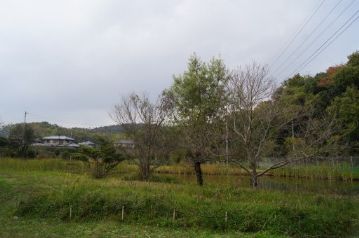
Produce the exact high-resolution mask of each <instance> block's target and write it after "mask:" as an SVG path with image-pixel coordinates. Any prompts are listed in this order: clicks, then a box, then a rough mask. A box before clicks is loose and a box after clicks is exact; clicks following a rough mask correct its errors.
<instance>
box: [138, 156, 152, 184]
mask: <svg viewBox="0 0 359 238" xmlns="http://www.w3.org/2000/svg"><path fill="white" fill-rule="evenodd" d="M140 173H141V174H140V176H141V179H142V180H144V181H148V180H149V178H150V163H149V162H148V161H147V160H144V161H141V162H140Z"/></svg>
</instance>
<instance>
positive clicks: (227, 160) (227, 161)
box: [226, 118, 229, 167]
mask: <svg viewBox="0 0 359 238" xmlns="http://www.w3.org/2000/svg"><path fill="white" fill-rule="evenodd" d="M226 163H227V167H228V164H229V159H228V119H227V118H226Z"/></svg>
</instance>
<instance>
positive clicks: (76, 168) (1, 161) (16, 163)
mask: <svg viewBox="0 0 359 238" xmlns="http://www.w3.org/2000/svg"><path fill="white" fill-rule="evenodd" d="M1 169H2V170H14V171H17V172H29V171H58V172H77V173H84V172H86V171H87V166H86V164H85V163H83V162H81V161H75V160H63V159H55V158H51V159H21V158H17V159H14V158H0V170H1Z"/></svg>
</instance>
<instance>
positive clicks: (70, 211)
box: [70, 205, 72, 220]
mask: <svg viewBox="0 0 359 238" xmlns="http://www.w3.org/2000/svg"><path fill="white" fill-rule="evenodd" d="M71 219H72V206H71V205H70V220H71Z"/></svg>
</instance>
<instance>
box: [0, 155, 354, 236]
mask: <svg viewBox="0 0 359 238" xmlns="http://www.w3.org/2000/svg"><path fill="white" fill-rule="evenodd" d="M44 163H45V162H44V161H38V160H32V161H23V160H10V159H8V160H6V161H0V202H2V203H3V204H5V205H6V206H4V205H3V206H2V209H1V210H0V222H1V223H2V224H8V225H6V226H5V227H6V228H5V229H0V237H6V236H9V234H19V235H18V236H17V237H22V236H21V234H25V235H26V234H29V232H30V234H31V235H33V234H34V235H33V237H37V236H36V233H38V234H40V235H42V234H44V231H47V234H52V233H53V234H57V236H59V237H63V236H66V237H71V236H73V237H81V236H83V237H87V236H89V234H91V235H92V236H93V237H111V236H112V235H113V237H118V236H120V235H124V236H126V235H127V236H128V235H132V236H131V237H136V236H139V237H143V236H146V235H147V233H143V232H142V231H141V230H144V231H146V232H148V235H149V236H150V237H152V236H155V237H158V236H162V237H168V236H172V234H178V236H177V237H191V236H192V237H201V236H202V237H208V236H210V235H212V236H216V235H217V236H220V237H222V236H224V235H227V236H229V237H238V236H239V235H246V236H248V237H252V236H253V237H270V236H271V235H273V236H272V237H277V236H293V237H343V236H346V235H348V234H351V233H352V232H353V231H354V230H355V226H356V222H357V219H358V214H359V212H358V207H359V206H358V204H359V203H358V198H353V197H347V196H339V195H331V194H313V193H303V194H297V193H288V192H287V193H284V192H275V191H266V190H253V189H245V188H238V187H232V186H220V187H218V186H208V185H207V186H205V187H203V188H200V187H197V186H193V185H185V184H173V183H154V182H151V183H148V182H138V181H124V180H121V179H118V178H115V177H109V178H105V179H101V180H95V179H92V178H90V177H89V176H88V175H87V174H83V173H80V172H79V171H78V170H77V169H75V173H74V172H73V171H72V169H73V165H71V166H70V168H72V169H69V167H68V165H66V166H64V165H58V164H57V163H61V162H59V161H57V162H55V161H54V162H50V161H49V162H48V163H49V164H51V163H53V164H54V167H56V168H57V169H54V168H49V166H50V165H49V164H47V165H46V166H45V165H44ZM63 163H64V162H63ZM79 166H80V165H79ZM50 167H51V166H50ZM123 206H124V208H125V219H124V221H122V220H121V212H122V207H123ZM70 207H71V218H70ZM174 210H175V211H176V217H175V220H173V211H174ZM226 213H227V221H226V219H225V214H226ZM14 216H16V217H18V219H13V217H14ZM42 223H44V225H41V224H42ZM36 224H37V225H36ZM99 224H101V225H99ZM138 226H139V227H141V229H138V232H137V233H136V229H134V228H136V227H138ZM39 227H44V228H39ZM106 227H108V228H106ZM67 228H68V229H67ZM142 228H143V229H142ZM32 229H35V230H32ZM42 229H43V230H42ZM78 230H84V231H83V232H80V231H78ZM112 230H113V232H114V234H112V233H111V235H107V233H109V232H112ZM187 230H188V231H187ZM86 232H87V233H86ZM141 232H142V233H141ZM45 233H46V232H45ZM102 233H104V234H106V235H103V234H102ZM76 234H78V236H76ZM11 237H16V236H11ZM27 237H28V236H27ZM38 237H39V236H38ZM42 237H43V236H42ZM51 237H56V235H54V236H51ZM175 237H176V236H175Z"/></svg>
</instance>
